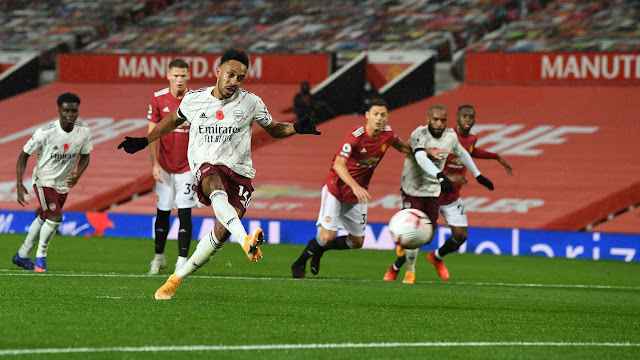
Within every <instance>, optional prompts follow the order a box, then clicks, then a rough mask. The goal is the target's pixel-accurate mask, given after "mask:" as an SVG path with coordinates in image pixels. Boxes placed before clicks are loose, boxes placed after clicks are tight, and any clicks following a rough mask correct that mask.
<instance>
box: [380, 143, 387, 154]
mask: <svg viewBox="0 0 640 360" xmlns="http://www.w3.org/2000/svg"><path fill="white" fill-rule="evenodd" d="M380 150H382V152H385V151H387V144H382V146H380Z"/></svg>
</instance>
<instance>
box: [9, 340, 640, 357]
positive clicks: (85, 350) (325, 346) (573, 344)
mask: <svg viewBox="0 0 640 360" xmlns="http://www.w3.org/2000/svg"><path fill="white" fill-rule="evenodd" d="M484 346H538V347H544V346H555V347H582V346H591V347H636V346H640V343H628V342H624V343H615V342H613V343H585V342H418V343H344V344H266V345H238V346H232V345H190V346H141V347H128V346H119V347H101V348H90V347H79V348H57V349H56V348H48V349H47V348H45V349H8V350H0V356H4V355H30V354H69V353H94V352H155V351H252V350H289V349H345V348H393V347H484Z"/></svg>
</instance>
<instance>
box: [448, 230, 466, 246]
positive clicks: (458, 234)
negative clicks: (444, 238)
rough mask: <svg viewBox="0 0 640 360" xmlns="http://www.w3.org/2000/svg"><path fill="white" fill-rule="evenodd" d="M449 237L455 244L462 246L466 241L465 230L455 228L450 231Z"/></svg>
mask: <svg viewBox="0 0 640 360" xmlns="http://www.w3.org/2000/svg"><path fill="white" fill-rule="evenodd" d="M451 235H452V236H453V237H454V238H455V239H456V241H457V242H459V243H460V245H462V243H464V242H465V241H467V228H466V227H464V228H461V227H456V228H452V229H451Z"/></svg>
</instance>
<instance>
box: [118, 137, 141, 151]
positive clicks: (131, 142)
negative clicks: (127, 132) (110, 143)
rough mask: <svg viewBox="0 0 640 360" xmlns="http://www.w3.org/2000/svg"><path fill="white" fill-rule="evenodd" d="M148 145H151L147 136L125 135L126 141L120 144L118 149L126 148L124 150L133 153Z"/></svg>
mask: <svg viewBox="0 0 640 360" xmlns="http://www.w3.org/2000/svg"><path fill="white" fill-rule="evenodd" d="M147 145H149V140H147V138H146V137H131V136H125V137H124V141H123V142H121V143H120V145H118V149H122V148H124V151H126V152H128V153H129V154H133V153H136V152H138V151H140V150H142V149H144V148H146V147H147Z"/></svg>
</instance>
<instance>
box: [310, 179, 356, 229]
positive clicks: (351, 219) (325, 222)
mask: <svg viewBox="0 0 640 360" xmlns="http://www.w3.org/2000/svg"><path fill="white" fill-rule="evenodd" d="M316 226H322V227H323V228H325V229H327V230H330V231H338V230H340V229H344V230H346V231H347V232H348V233H349V234H350V235H353V236H364V234H365V229H366V227H367V204H366V203H360V202H357V203H352V204H348V203H343V202H341V201H340V200H338V199H336V197H335V196H333V195H332V194H331V193H330V192H329V190H328V189H327V186H326V185H325V186H323V187H322V203H321V204H320V213H319V214H318V222H316Z"/></svg>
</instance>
